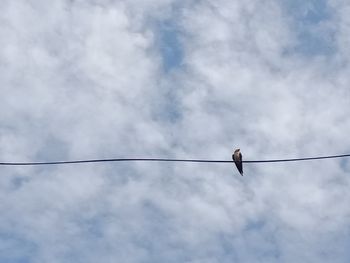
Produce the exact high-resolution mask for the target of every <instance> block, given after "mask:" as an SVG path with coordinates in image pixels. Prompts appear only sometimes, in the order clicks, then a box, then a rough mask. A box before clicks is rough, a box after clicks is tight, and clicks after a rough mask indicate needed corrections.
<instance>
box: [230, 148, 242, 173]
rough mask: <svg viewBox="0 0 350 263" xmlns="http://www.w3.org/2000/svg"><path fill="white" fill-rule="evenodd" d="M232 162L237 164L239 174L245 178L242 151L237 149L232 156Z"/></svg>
mask: <svg viewBox="0 0 350 263" xmlns="http://www.w3.org/2000/svg"><path fill="white" fill-rule="evenodd" d="M232 160H233V161H234V162H235V164H236V167H237V169H238V171H239V173H240V174H241V175H242V176H243V165H242V154H241V152H240V149H236V150H235V151H234V153H233V154H232Z"/></svg>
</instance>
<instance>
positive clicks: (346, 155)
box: [0, 154, 350, 166]
mask: <svg viewBox="0 0 350 263" xmlns="http://www.w3.org/2000/svg"><path fill="white" fill-rule="evenodd" d="M345 157H350V154H341V155H329V156H318V157H304V158H291V159H272V160H243V161H242V163H277V162H297V161H309V160H320V159H334V158H345ZM102 162H186V163H233V161H225V160H206V159H171V158H110V159H90V160H73V161H51V162H0V165H1V166H34V165H63V164H79V163H81V164H83V163H102Z"/></svg>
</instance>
